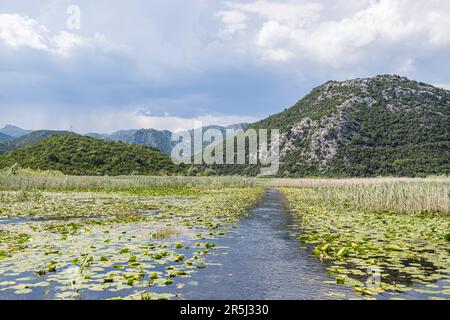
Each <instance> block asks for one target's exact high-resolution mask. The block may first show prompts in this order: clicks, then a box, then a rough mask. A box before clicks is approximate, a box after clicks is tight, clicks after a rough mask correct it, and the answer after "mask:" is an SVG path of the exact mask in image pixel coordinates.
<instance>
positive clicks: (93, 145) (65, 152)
mask: <svg viewBox="0 0 450 320" xmlns="http://www.w3.org/2000/svg"><path fill="white" fill-rule="evenodd" d="M15 163H18V164H20V165H21V166H22V167H24V168H32V169H42V170H59V171H61V172H63V173H65V174H71V175H130V174H142V175H159V174H174V173H177V172H178V171H180V170H181V169H182V168H180V167H177V166H175V165H174V164H173V163H172V161H171V159H170V158H169V157H168V156H167V155H165V154H163V153H161V152H160V151H158V150H156V149H154V148H149V147H146V146H137V145H127V144H124V143H122V142H112V141H103V140H98V139H95V138H91V137H85V136H79V135H75V134H70V135H53V136H50V137H48V138H47V139H45V140H41V141H39V142H37V143H35V144H33V145H29V146H26V147H22V148H19V149H17V150H14V151H10V152H8V153H6V154H3V155H0V169H1V168H6V167H10V166H12V165H14V164H15Z"/></svg>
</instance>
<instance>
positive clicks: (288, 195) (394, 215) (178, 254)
mask: <svg viewBox="0 0 450 320" xmlns="http://www.w3.org/2000/svg"><path fill="white" fill-rule="evenodd" d="M270 190H272V191H273V190H277V191H276V193H274V192H271V191H270ZM449 190H450V179H448V178H427V179H405V178H386V179H334V180H332V179H328V180H327V179H304V180H302V179H285V180H283V179H256V178H243V177H201V178H200V177H199V178H197V177H142V176H126V177H73V176H65V175H57V174H52V173H51V172H27V173H26V174H24V173H21V174H16V175H10V174H0V299H2V300H3V299H64V300H65V299H75V300H86V299H94V300H97V299H102V300H103V299H137V300H156V299H185V298H189V295H188V296H186V293H187V292H189V290H190V288H194V287H198V288H205V285H206V286H208V284H207V282H204V283H203V284H202V280H203V278H202V277H203V275H204V274H211V271H210V270H215V271H213V272H212V273H215V272H219V273H220V270H228V271H229V273H230V274H229V275H231V274H232V273H239V271H241V272H243V271H242V270H244V269H242V268H241V270H239V265H240V264H239V261H232V259H230V258H229V259H222V260H221V259H219V258H217V256H219V255H223V254H225V255H226V254H227V251H228V250H227V248H226V247H223V244H224V243H226V244H227V245H230V246H233V243H240V246H242V241H243V240H242V239H251V236H252V235H251V233H252V232H253V231H252V230H255V229H254V228H252V226H253V224H252V222H251V212H252V209H253V208H258V206H259V205H260V204H261V199H262V198H264V195H265V194H266V195H267V192H269V191H270V192H271V193H270V192H269V194H270V195H271V197H272V198H270V199H272V200H270V201H279V204H278V203H277V204H274V205H277V206H278V205H279V207H277V208H278V209H277V210H278V212H281V211H283V210H284V211H283V212H288V213H286V214H287V215H289V217H290V218H289V219H287V218H283V219H287V220H289V221H291V220H292V222H289V224H294V225H295V228H290V229H289V228H288V227H289V226H285V225H284V224H283V223H281V222H280V223H279V224H276V226H277V228H286V233H288V232H289V233H292V232H291V231H290V230H296V231H295V234H293V237H295V239H294V240H295V248H294V251H295V252H297V251H296V250H297V247H296V246H297V244H298V252H299V254H298V256H297V255H296V254H294V255H292V253H290V256H289V259H290V260H286V261H290V263H292V259H294V260H295V261H297V259H298V263H299V264H301V263H303V264H305V263H306V264H308V263H313V262H309V261H315V262H314V270H312V269H311V270H308V272H311V273H313V272H318V273H321V276H320V277H319V276H318V277H317V279H320V280H317V281H320V282H321V283H320V287H321V288H324V287H323V286H324V285H325V286H327V287H326V288H325V289H326V291H327V292H328V286H329V288H330V290H329V292H335V293H336V294H335V297H336V298H339V297H342V299H344V298H358V299H449V298H450V277H449V274H450V199H449V196H450V193H449ZM278 194H279V195H280V196H278ZM266 202H267V199H266ZM269 211H270V210H267V209H264V208H262V211H260V214H261V216H260V217H259V220H256V221H255V224H254V225H255V226H258V225H259V226H261V223H262V222H261V221H269V222H270V219H271V218H270V215H271V214H277V213H273V212H269ZM291 218H292V219H291ZM261 219H263V220H261ZM265 219H267V220H265ZM243 221H247V223H246V225H245V228H244V229H243V230H245V237H241V238H240V239H241V242H233V237H235V236H236V235H239V230H240V228H242V225H241V224H242V222H243ZM280 221H284V220H280ZM258 223H259V224H258ZM288 229H289V230H288ZM236 230H237V231H236ZM267 230H271V229H270V228H268V229H267ZM255 231H256V230H255ZM249 233H250V234H249ZM258 234H259V237H262V239H263V241H264V237H266V238H267V241H273V242H274V243H276V245H277V246H282V244H283V243H284V241H288V240H286V239H285V236H284V235H282V236H279V238H276V239H275V238H273V237H275V236H274V235H270V234H263V233H261V232H259V233H258ZM281 234H284V233H281ZM276 237H278V236H276ZM224 239H228V240H225V241H224ZM274 239H275V240H276V241H275V240H274ZM245 241H247V240H245ZM286 243H288V242H286ZM252 246H255V248H256V249H257V248H259V250H264V248H265V247H264V246H262V245H261V244H260V243H252V242H251V241H249V244H248V247H247V246H245V247H246V248H234V249H237V251H240V254H241V255H240V257H241V259H242V256H243V252H252V250H254V249H253V247H252ZM268 248H270V246H268ZM277 248H278V247H277ZM290 248H292V244H291V245H290ZM241 249H242V250H241ZM275 249H276V248H274V249H273V250H275ZM271 250H272V249H271ZM276 250H278V251H277V252H274V254H273V256H277V257H278V258H277V259H278V261H268V260H263V257H262V256H261V257H259V258H258V256H257V255H253V257H255V256H256V258H255V261H254V262H253V261H247V262H246V265H251V264H252V263H254V264H255V269H254V270H255V272H254V273H252V272H249V274H248V275H247V274H244V275H240V278H239V279H245V278H246V277H248V282H247V283H257V282H258V281H259V280H257V279H260V278H261V279H264V281H267V285H268V286H270V288H271V289H272V290H273V289H274V288H277V287H278V286H277V284H276V283H274V281H275V280H274V281H271V280H270V279H272V277H270V266H271V265H272V264H273V265H274V266H276V267H277V270H278V271H277V272H281V271H279V270H280V269H282V268H280V262H282V258H283V248H281V247H279V248H278V249H276ZM231 251H233V250H231ZM235 251H236V250H235ZM300 252H301V253H302V254H300ZM238 253H239V252H238ZM264 253H265V254H264V259H270V255H269V254H266V253H267V252H264ZM305 253H306V255H307V257H309V258H308V259H305ZM238 256H239V255H238ZM301 259H303V261H301ZM230 260H231V263H232V264H233V265H232V266H229V265H228V266H226V268H224V269H220V268H217V265H218V264H217V261H230ZM305 261H308V262H305ZM261 263H262V264H265V268H258V267H257V264H261ZM234 264H235V265H236V266H234ZM317 264H318V265H319V267H317ZM290 265H291V266H292V264H290ZM214 268H216V269H214ZM233 268H234V269H233ZM288 269H289V268H286V270H285V271H283V279H284V277H292V279H308V278H309V279H310V278H311V277H310V276H309V275H308V276H307V277H295V275H292V274H291V272H292V269H294V268H292V267H291V270H288ZM306 269H308V268H307V266H306V268H295V270H306ZM245 270H247V269H245ZM257 270H264V272H269V275H263V276H261V275H257ZM229 275H228V274H227V275H220V274H219V275H217V276H218V278H217V279H219V280H218V281H219V282H220V281H222V282H224V281H227V280H226V279H227V278H226V277H227V276H229ZM221 277H222V278H221ZM252 277H253V278H252ZM313 277H314V276H313ZM273 278H274V279H275V278H277V277H273ZM224 279H225V280H224ZM277 279H279V276H278V278H277ZM323 279H325V280H323ZM275 282H276V281H275ZM238 283H239V284H238V285H239V286H244V287H245V286H246V282H245V281H240V280H239V281H238ZM286 283H287V284H289V281H288V282H286ZM202 285H203V287H202ZM296 285H298V284H296ZM308 285H309V286H311V281H310V282H309V284H308ZM305 286H306V283H305ZM312 286H314V284H312ZM317 286H318V287H319V284H317ZM260 287H261V288H263V284H260ZM300 287H301V286H300ZM338 288H342V290H341V289H338ZM285 289H286V290H288V289H289V288H285ZM325 289H323V290H325ZM217 290H220V286H219V287H218V288H217ZM277 290H279V291H280V292H281V291H282V290H284V289H283V288H281V287H280V288H279V289H277ZM307 290H309V289H306V291H307ZM321 290H322V289H321ZM213 291H214V290H211V292H213ZM238 291H239V290H236V292H238ZM241 292H242V291H241ZM245 292H250V293H251V292H252V290H249V291H245ZM229 293H230V295H232V294H233V290H231V291H229ZM343 293H345V294H343ZM347 293H350V294H347ZM289 294H290V297H292V295H294V297H295V291H294V293H293V291H290V292H289ZM276 297H283V294H282V292H281V293H280V294H278V293H277V295H276ZM303 297H304V295H303ZM230 298H233V297H232V296H230ZM267 298H270V296H269V297H267Z"/></svg>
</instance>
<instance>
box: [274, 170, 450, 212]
mask: <svg viewBox="0 0 450 320" xmlns="http://www.w3.org/2000/svg"><path fill="white" fill-rule="evenodd" d="M274 185H278V186H279V185H283V186H285V187H286V186H288V187H297V188H300V189H301V197H302V198H303V200H304V201H307V202H311V203H312V202H314V203H317V204H324V205H327V204H332V205H336V206H344V207H347V208H352V209H355V210H363V211H369V212H377V211H379V212H395V213H425V212H427V213H444V214H449V213H450V179H448V178H428V179H409V178H404V179H403V178H391V179H389V178H380V179H343V180H291V181H287V180H278V181H275V183H274Z"/></svg>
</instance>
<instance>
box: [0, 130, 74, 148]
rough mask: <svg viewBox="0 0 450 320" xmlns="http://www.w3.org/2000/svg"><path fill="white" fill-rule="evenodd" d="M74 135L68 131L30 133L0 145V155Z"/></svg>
mask: <svg viewBox="0 0 450 320" xmlns="http://www.w3.org/2000/svg"><path fill="white" fill-rule="evenodd" d="M74 134H75V133H73V132H70V131H52V130H38V131H32V132H31V133H28V134H26V135H24V136H21V137H19V138H17V139H14V140H11V141H7V142H3V143H0V154H2V153H5V152H8V151H12V150H16V149H19V148H21V147H25V146H29V145H32V144H35V143H36V142H39V141H41V140H44V139H47V138H48V137H51V136H61V135H74Z"/></svg>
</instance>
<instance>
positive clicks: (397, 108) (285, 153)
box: [213, 75, 450, 177]
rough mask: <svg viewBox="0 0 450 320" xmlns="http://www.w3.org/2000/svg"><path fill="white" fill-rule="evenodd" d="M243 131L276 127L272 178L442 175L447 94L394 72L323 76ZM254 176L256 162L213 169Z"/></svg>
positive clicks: (447, 144) (447, 167)
mask: <svg viewBox="0 0 450 320" xmlns="http://www.w3.org/2000/svg"><path fill="white" fill-rule="evenodd" d="M250 128H255V129H280V130H281V133H282V136H281V150H280V151H281V169H280V171H279V175H280V176H285V177H304V176H337V177H349V176H350V177H353V176H358V177H359V176H388V175H394V176H425V175H435V174H447V175H448V174H449V173H450V162H449V161H448V159H450V130H449V128H450V91H447V90H444V89H440V88H436V87H434V86H432V85H429V84H425V83H422V82H416V81H412V80H409V79H407V78H404V77H400V76H392V75H382V76H377V77H374V78H366V79H355V80H349V81H343V82H336V81H329V82H327V83H325V84H323V85H321V86H319V87H317V88H315V89H313V90H312V92H311V93H310V94H308V95H307V96H306V97H305V98H303V99H302V100H300V101H299V102H298V103H296V104H295V105H294V106H293V107H291V108H289V109H286V110H285V111H283V112H281V113H279V114H276V115H273V116H270V117H268V118H267V119H264V120H262V121H260V122H257V123H254V124H252V125H251V126H250ZM213 169H214V170H215V173H217V174H246V175H257V174H258V173H259V166H214V167H213Z"/></svg>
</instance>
